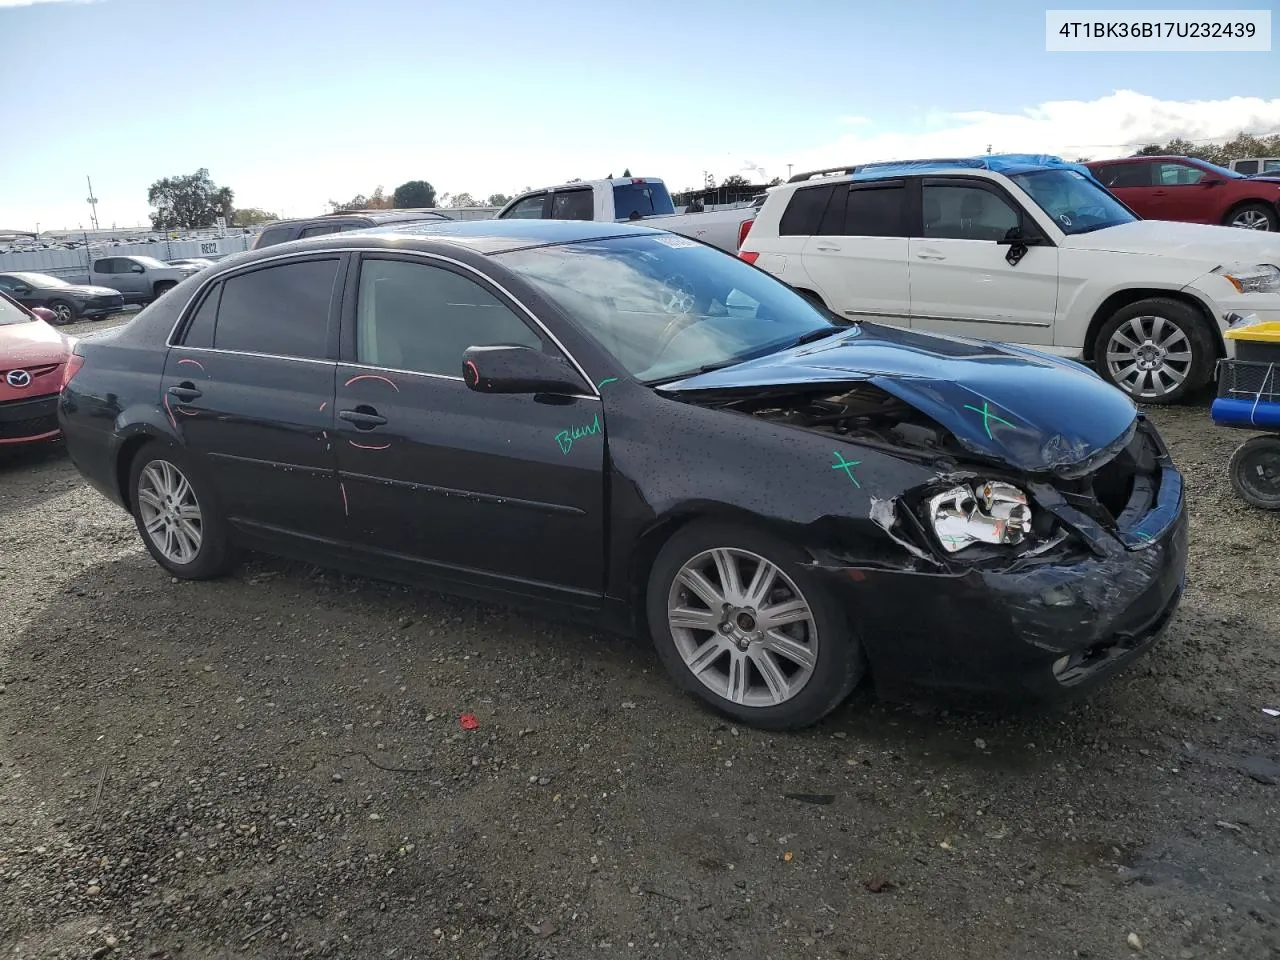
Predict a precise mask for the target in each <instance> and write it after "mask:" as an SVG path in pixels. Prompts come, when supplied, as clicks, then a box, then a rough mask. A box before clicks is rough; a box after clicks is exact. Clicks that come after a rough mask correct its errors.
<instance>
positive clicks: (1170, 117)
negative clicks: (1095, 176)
mask: <svg viewBox="0 0 1280 960" xmlns="http://www.w3.org/2000/svg"><path fill="white" fill-rule="evenodd" d="M842 122H843V120H842ZM879 126H880V127H881V129H880V130H879V131H878V132H874V133H872V132H867V133H866V134H862V133H858V132H850V133H847V134H843V135H840V136H838V137H836V138H835V139H833V140H831V141H829V142H827V143H825V144H821V145H817V144H815V145H814V146H813V147H812V148H810V149H804V150H798V151H795V152H794V153H792V154H790V155H787V156H782V155H778V156H774V157H764V158H758V159H757V160H756V161H755V164H758V165H760V166H763V167H765V168H767V169H769V170H786V167H787V164H788V163H790V164H792V166H793V169H794V170H796V171H800V170H817V169H821V168H823V167H831V166H835V165H838V164H841V163H871V162H875V161H878V160H912V159H926V158H930V157H948V156H951V157H955V156H974V155H976V154H981V153H985V152H986V150H987V146H988V145H990V146H991V149H992V152H994V153H1050V154H1056V155H1058V156H1062V157H1063V158H1065V159H1068V160H1074V159H1076V158H1078V157H1090V158H1092V159H1095V160H1100V159H1105V158H1108V157H1116V156H1124V155H1126V154H1130V153H1133V152H1134V151H1135V150H1137V149H1138V148H1139V147H1141V146H1143V145H1145V144H1148V143H1165V142H1167V141H1169V140H1171V139H1173V138H1174V137H1181V138H1183V139H1185V140H1192V141H1219V142H1221V141H1223V140H1229V139H1231V138H1233V137H1235V136H1236V135H1237V134H1240V133H1251V134H1254V135H1258V136H1265V135H1270V134H1276V133H1280V98H1274V99H1271V100H1265V99H1262V98H1260V97H1231V98H1228V99H1224V100H1185V101H1178V100H1160V99H1158V98H1156V97H1151V96H1147V95H1145V94H1141V93H1136V92H1134V91H1132V90H1119V91H1117V92H1115V93H1113V94H1110V95H1109V96H1105V97H1100V98H1098V99H1096V100H1055V101H1050V102H1047V103H1042V104H1040V105H1039V106H1036V107H1029V108H1027V109H1025V110H1023V111H1021V112H1019V113H995V112H991V111H985V110H972V111H964V112H954V113H943V112H940V111H936V110H931V111H928V112H927V113H924V114H923V115H921V116H920V117H919V118H918V119H917V121H916V122H915V123H909V124H906V125H904V129H900V130H897V131H888V130H884V129H883V125H879ZM912 128H914V129H912ZM755 164H753V165H755Z"/></svg>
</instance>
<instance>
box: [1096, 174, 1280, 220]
mask: <svg viewBox="0 0 1280 960" xmlns="http://www.w3.org/2000/svg"><path fill="white" fill-rule="evenodd" d="M1085 166H1087V167H1088V168H1089V169H1090V170H1092V171H1093V175H1094V176H1095V177H1097V178H1098V179H1099V180H1101V181H1102V184H1103V186H1105V187H1106V188H1107V189H1108V190H1110V191H1111V192H1112V193H1114V194H1115V195H1116V196H1117V197H1118V198H1119V199H1120V200H1121V202H1123V203H1124V204H1125V205H1126V206H1128V207H1129V208H1130V209H1131V210H1133V212H1134V213H1136V214H1137V215H1138V216H1140V217H1142V218H1143V219H1144V220H1181V221H1184V222H1186V223H1214V224H1221V225H1222V226H1225V227H1244V228H1245V229H1248V230H1273V231H1274V230H1280V177H1271V176H1258V177H1246V176H1244V175H1242V174H1239V173H1236V172H1235V171H1234V170H1228V169H1227V168H1226V167H1219V166H1217V165H1215V164H1212V163H1207V162H1206V161H1204V160H1196V159H1195V158H1194V157H1125V158H1124V159H1121V160H1098V161H1094V162H1092V163H1087V164H1085Z"/></svg>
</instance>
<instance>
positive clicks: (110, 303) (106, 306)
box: [80, 295, 124, 320]
mask: <svg viewBox="0 0 1280 960" xmlns="http://www.w3.org/2000/svg"><path fill="white" fill-rule="evenodd" d="M123 309H124V296H123V295H117V296H115V297H94V298H93V299H92V300H88V301H85V302H84V303H83V304H81V305H80V316H81V317H82V318H84V319H89V320H91V319H94V318H96V317H109V316H111V315H112V314H114V313H119V312H120V311H122V310H123Z"/></svg>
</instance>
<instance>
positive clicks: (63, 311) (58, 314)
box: [49, 300, 79, 327]
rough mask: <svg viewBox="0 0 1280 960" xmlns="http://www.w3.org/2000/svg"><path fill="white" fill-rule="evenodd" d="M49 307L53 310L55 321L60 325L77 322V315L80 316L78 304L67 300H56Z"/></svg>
mask: <svg viewBox="0 0 1280 960" xmlns="http://www.w3.org/2000/svg"><path fill="white" fill-rule="evenodd" d="M49 309H50V310H52V311H53V315H54V322H55V323H56V324H57V325H58V326H60V327H65V326H66V325H67V324H68V323H75V322H76V317H77V316H79V314H78V313H77V312H76V305H75V304H74V303H71V302H70V301H67V300H54V301H52V302H51V303H50V304H49Z"/></svg>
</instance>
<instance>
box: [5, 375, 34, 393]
mask: <svg viewBox="0 0 1280 960" xmlns="http://www.w3.org/2000/svg"><path fill="white" fill-rule="evenodd" d="M4 382H5V383H7V384H9V386H11V387H17V388H18V389H19V390H21V389H22V388H23V387H29V386H31V374H29V373H27V371H25V370H10V371H9V372H8V373H6V374H5V375H4Z"/></svg>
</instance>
